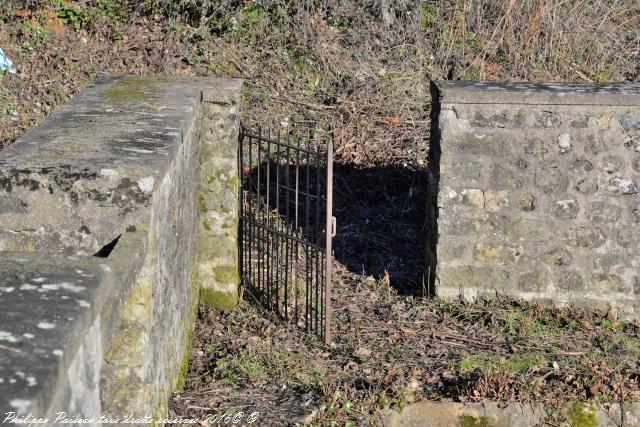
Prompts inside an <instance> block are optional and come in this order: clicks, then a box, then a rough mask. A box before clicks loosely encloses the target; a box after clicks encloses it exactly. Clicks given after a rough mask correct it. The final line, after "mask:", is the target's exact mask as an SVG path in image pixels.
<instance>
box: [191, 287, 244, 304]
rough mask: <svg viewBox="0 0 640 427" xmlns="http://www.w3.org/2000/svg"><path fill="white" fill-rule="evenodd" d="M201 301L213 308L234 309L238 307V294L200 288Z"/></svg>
mask: <svg viewBox="0 0 640 427" xmlns="http://www.w3.org/2000/svg"><path fill="white" fill-rule="evenodd" d="M200 301H201V302H202V303H203V304H206V305H208V306H209V307H213V308H234V307H236V306H237V305H238V302H239V296H238V294H237V292H222V291H216V290H214V289H211V288H206V287H203V288H200Z"/></svg>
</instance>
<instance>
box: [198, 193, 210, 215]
mask: <svg viewBox="0 0 640 427" xmlns="http://www.w3.org/2000/svg"><path fill="white" fill-rule="evenodd" d="M208 210H209V209H207V199H206V196H205V195H204V193H200V194H199V195H198V212H200V213H201V214H203V213H207V211H208Z"/></svg>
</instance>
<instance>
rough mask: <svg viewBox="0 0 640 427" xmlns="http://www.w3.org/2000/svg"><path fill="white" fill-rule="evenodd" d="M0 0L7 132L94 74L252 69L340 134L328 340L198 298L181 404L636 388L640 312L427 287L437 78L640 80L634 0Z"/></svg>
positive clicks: (265, 407)
mask: <svg viewBox="0 0 640 427" xmlns="http://www.w3.org/2000/svg"><path fill="white" fill-rule="evenodd" d="M379 3H380V2H373V1H337V0H336V1H329V2H327V1H322V2H320V1H317V2H315V1H311V2H285V1H278V0H269V1H267V0H265V1H235V0H234V1H221V2H209V1H200V0H180V1H178V0H154V1H148V2H136V1H124V2H120V1H116V0H91V1H79V2H77V1H37V0H20V1H15V2H0V47H1V48H3V49H4V50H5V52H6V53H7V55H8V56H9V57H10V58H11V59H12V60H13V61H14V62H15V64H16V67H17V68H18V76H13V75H10V74H7V73H5V74H4V75H0V148H1V147H2V146H5V145H7V144H10V143H12V142H13V141H14V140H15V139H16V138H17V137H19V136H20V135H22V134H23V133H24V132H26V131H28V130H29V129H30V128H33V127H34V126H36V125H37V124H38V123H40V122H41V120H42V119H43V118H44V117H45V116H46V115H47V114H49V113H50V112H51V111H53V110H54V109H55V108H56V107H57V106H59V105H61V104H62V103H64V102H65V101H66V100H67V99H69V97H71V96H73V94H75V93H77V92H78V91H79V90H81V88H82V87H84V86H85V85H86V84H88V83H89V82H90V81H91V80H92V79H93V78H95V76H97V75H99V74H103V73H109V74H177V75H180V74H184V75H210V76H235V77H242V78H244V79H245V87H244V89H243V99H242V100H243V116H244V118H245V119H247V120H250V121H251V122H253V123H266V122H269V121H271V122H276V123H279V122H282V121H293V122H303V121H305V122H307V121H313V122H315V123H318V124H320V125H321V126H324V127H326V128H331V129H333V130H334V132H335V135H336V171H335V179H334V183H335V190H334V191H335V199H336V200H335V215H336V217H337V219H338V224H339V228H338V235H337V237H336V240H335V244H334V248H335V258H336V259H335V263H334V264H335V265H334V271H335V274H334V283H335V296H334V302H333V304H334V307H335V316H336V321H335V322H334V323H335V324H334V328H335V329H336V331H335V335H334V342H333V344H332V345H331V346H326V345H324V344H323V343H322V342H320V341H318V340H317V339H315V338H314V337H312V336H308V335H305V334H304V333H303V332H302V331H300V330H299V329H297V328H296V327H293V326H290V325H287V324H284V323H283V322H282V321H280V320H278V319H276V318H274V317H273V316H272V315H271V314H270V313H268V312H264V311H263V310H261V309H260V307H258V306H256V305H254V304H251V303H249V302H247V301H244V302H242V304H241V305H240V307H239V308H238V309H236V310H228V311H211V310H207V309H202V310H201V311H200V315H199V318H198V323H197V326H196V332H195V334H194V343H193V349H192V352H191V365H190V368H189V372H188V376H187V380H186V385H185V389H184V391H182V392H180V393H177V394H175V395H174V396H173V398H172V400H171V403H170V410H171V413H172V414H173V415H180V416H202V415H203V414H206V413H211V412H217V411H219V410H220V409H230V410H236V411H238V410H246V411H248V410H253V411H258V412H260V414H261V416H260V423H259V424H260V425H294V424H295V423H296V422H297V421H301V420H303V419H306V421H310V422H312V423H313V424H314V425H340V426H342V425H344V426H345V427H346V426H350V425H369V424H375V423H376V422H377V420H378V419H379V414H380V411H381V410H383V409H384V408H389V407H391V408H395V409H399V408H402V407H403V406H405V405H406V404H408V403H410V402H412V401H416V400H419V399H436V400H437V399H453V400H455V401H462V402H466V401H480V400H483V399H491V400H507V401H518V402H543V403H545V405H547V407H548V410H549V413H550V420H549V422H550V424H551V425H558V423H560V422H561V421H562V414H560V413H556V412H554V408H557V407H558V404H559V403H562V402H567V401H570V400H573V399H583V400H588V401H594V402H598V403H600V404H602V405H604V406H606V405H607V403H608V402H614V401H623V400H633V399H636V400H637V399H638V398H639V397H640V396H639V395H638V393H639V378H638V375H639V374H640V370H639V368H638V360H639V358H640V329H639V325H637V324H633V323H621V322H617V321H616V320H615V319H610V318H607V316H606V314H594V313H588V312H584V311H580V310H569V309H563V310H559V309H555V308H551V307H545V306H540V305H534V304H525V303H520V302H515V301H508V300H505V299H503V298H500V297H498V298H497V300H495V301H493V302H480V303H477V304H473V305H465V304H462V303H457V302H456V303H445V302H442V301H439V300H437V299H433V298H428V297H424V295H425V294H426V293H427V292H426V290H425V289H424V287H423V285H422V283H423V280H422V275H423V264H424V262H423V260H424V240H425V239H424V229H423V222H424V215H425V212H424V207H425V206H426V201H425V193H424V183H425V180H426V171H427V169H428V164H427V150H428V141H429V126H430V123H429V103H430V97H429V80H430V79H443V78H448V79H491V80H554V81H559V80H564V81H618V80H627V81H634V80H636V81H637V80H640V66H639V65H638V64H640V3H638V2H637V1H634V0H623V1H618V2H609V1H604V0H588V1H586V0H572V1H568V2H567V1H560V0H540V1H536V2H513V1H508V0H499V1H493V0H492V1H489V0H478V1H444V0H442V1H424V2H415V1H409V0H401V1H397V2H393V7H392V10H391V12H389V13H380V11H379V10H377V9H376V5H377V4H379Z"/></svg>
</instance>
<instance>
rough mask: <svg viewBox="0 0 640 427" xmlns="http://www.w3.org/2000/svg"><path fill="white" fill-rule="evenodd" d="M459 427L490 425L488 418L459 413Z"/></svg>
mask: <svg viewBox="0 0 640 427" xmlns="http://www.w3.org/2000/svg"><path fill="white" fill-rule="evenodd" d="M459 421H460V427H491V423H490V422H489V418H487V417H474V416H471V415H461V416H460V417H459Z"/></svg>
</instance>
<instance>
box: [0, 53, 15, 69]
mask: <svg viewBox="0 0 640 427" xmlns="http://www.w3.org/2000/svg"><path fill="white" fill-rule="evenodd" d="M0 71H8V72H10V73H11V74H16V69H15V68H13V62H11V60H10V59H9V58H8V57H7V56H6V55H5V53H4V51H3V50H2V49H0Z"/></svg>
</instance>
